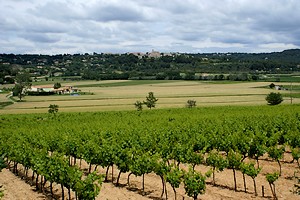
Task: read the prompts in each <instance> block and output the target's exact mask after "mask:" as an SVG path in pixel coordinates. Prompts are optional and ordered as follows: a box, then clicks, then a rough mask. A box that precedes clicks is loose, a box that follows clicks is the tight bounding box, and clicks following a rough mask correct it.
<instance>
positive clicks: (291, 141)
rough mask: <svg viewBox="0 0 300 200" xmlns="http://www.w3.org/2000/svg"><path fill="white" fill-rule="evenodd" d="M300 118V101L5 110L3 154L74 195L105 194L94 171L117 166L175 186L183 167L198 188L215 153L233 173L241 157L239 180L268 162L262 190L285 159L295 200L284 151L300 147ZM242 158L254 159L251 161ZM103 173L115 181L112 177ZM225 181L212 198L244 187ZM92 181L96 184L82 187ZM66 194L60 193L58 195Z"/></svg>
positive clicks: (286, 183)
mask: <svg viewBox="0 0 300 200" xmlns="http://www.w3.org/2000/svg"><path fill="white" fill-rule="evenodd" d="M299 121H300V105H279V106H267V105H263V106H262V105H261V106H213V107H201V108H192V109H189V108H177V109H158V110H145V111H142V112H139V111H110V112H84V113H58V114H56V115H54V114H46V113H42V114H20V115H1V117H0V122H1V126H0V132H1V133H2V134H0V155H4V157H5V160H6V161H7V162H11V163H13V164H11V168H12V170H13V171H17V170H19V171H22V172H23V171H24V174H27V173H28V170H29V169H32V170H34V171H35V172H36V173H37V174H39V175H40V176H44V177H45V178H46V180H47V181H49V182H51V184H52V183H53V184H55V185H61V188H63V187H65V188H68V189H69V191H70V192H68V193H69V194H70V195H71V194H72V195H73V196H74V195H78V194H79V195H83V194H85V192H88V193H89V194H90V195H95V196H97V193H95V192H94V190H93V188H94V187H91V186H90V185H91V184H93V182H92V183H90V182H88V181H83V180H84V179H85V177H86V176H87V174H89V175H88V177H90V176H93V174H90V172H92V171H94V170H95V171H96V172H98V173H99V171H97V166H99V168H100V167H101V168H103V169H107V171H108V169H110V168H111V167H113V166H114V169H112V170H115V172H118V175H116V174H115V175H112V176H115V177H120V176H121V174H123V175H124V174H127V175H128V174H129V173H132V174H133V175H136V176H138V177H143V180H144V175H145V174H150V173H151V177H152V178H153V177H155V176H157V177H161V178H162V180H163V181H164V179H163V177H169V178H167V179H165V181H166V184H170V183H171V180H173V179H171V178H170V177H174V178H175V177H176V174H174V173H175V172H176V173H180V177H182V178H180V179H179V180H178V181H179V184H181V185H183V184H184V185H185V188H188V187H193V185H194V184H192V185H187V183H186V182H185V181H186V180H190V179H191V178H192V177H194V175H195V173H197V174H198V175H199V176H200V175H201V177H202V176H203V177H204V174H205V173H207V170H209V169H210V168H211V170H214V168H213V166H214V164H213V163H212V162H210V161H208V158H210V157H214V156H215V155H217V156H218V157H217V158H218V160H223V161H224V162H223V163H225V164H224V165H223V166H224V167H225V168H227V170H228V171H229V170H232V166H233V164H232V163H233V161H232V160H234V162H235V164H234V167H235V168H234V169H235V170H236V171H234V175H232V173H230V174H231V175H227V177H226V180H227V179H230V180H231V182H232V183H233V179H234V177H235V173H239V174H240V168H239V167H240V166H241V163H243V164H247V163H248V162H252V163H255V166H256V165H258V163H260V164H261V163H262V162H263V161H264V165H263V167H262V170H259V173H258V175H257V177H255V178H257V179H259V180H260V182H258V183H259V184H258V188H261V186H262V185H266V184H267V183H266V181H265V175H266V174H267V173H271V172H272V173H274V172H278V173H279V170H280V169H281V165H280V166H279V165H275V164H276V162H275V161H272V159H275V160H276V159H277V160H279V161H280V162H281V163H282V165H284V166H286V165H288V167H285V168H284V169H285V176H282V177H279V181H278V182H279V183H280V187H277V188H276V189H277V192H278V193H279V195H281V196H282V195H284V197H286V198H288V199H296V198H297V196H296V194H293V193H292V192H290V191H291V189H292V187H293V183H294V180H292V179H290V178H289V179H287V178H285V177H286V176H287V174H286V173H287V170H289V171H292V173H289V174H288V176H289V177H290V176H291V175H292V174H293V172H294V171H295V170H297V169H299V168H298V166H297V164H295V163H293V164H292V163H288V164H287V160H286V157H285V158H284V159H285V160H284V162H283V157H282V156H283V153H285V155H290V153H289V154H288V150H289V151H290V150H292V151H298V152H299V147H300V138H299V125H300V124H299ZM16 127H17V128H16ZM282 147H284V148H282ZM275 151H276V152H277V153H276V154H274V152H275ZM278 155H279V157H278ZM290 157H291V156H290ZM242 158H247V159H246V160H247V162H246V160H244V159H242ZM79 159H80V160H82V161H85V162H86V163H87V164H88V165H87V167H86V168H82V167H81V164H80V165H79V161H78V160H79ZM212 159H213V158H212ZM297 159H298V158H297ZM76 160H77V162H76ZM280 162H279V163H280ZM80 163H81V161H80ZM274 163H275V164H274ZM22 166H24V167H26V168H25V169H23V167H22ZM79 166H80V167H79ZM253 166H254V164H253ZM179 167H180V168H179ZM99 168H98V169H99ZM174 170H177V171H175V172H174ZM254 170H256V168H254ZM293 170H294V171H293ZM228 171H227V172H228ZM210 173H211V171H210ZM215 173H217V174H218V177H220V174H223V173H226V172H223V170H221V171H218V170H216V171H215ZM103 176H106V178H107V177H108V174H107V173H106V174H105V173H104V174H103ZM128 177H129V176H128ZM239 177H241V176H239ZM29 178H31V177H29ZM147 178H149V176H148V177H147ZM147 178H146V180H147ZM98 179H102V178H101V177H98ZM111 179H112V180H113V179H114V178H113V177H112V178H111ZM205 179H207V180H206V181H205ZM36 180H38V178H37V179H36ZM95 180H96V179H95ZM102 180H103V179H102ZM209 180H212V178H211V177H210V176H208V177H207V178H203V181H202V182H201V184H203V185H204V186H205V184H211V182H210V181H209ZM262 180H263V181H262ZM118 181H119V178H117V179H116V180H115V181H114V182H115V183H116V185H115V186H116V187H118V184H117V183H118ZM217 181H218V182H217V184H218V185H216V186H215V187H213V188H212V189H211V190H212V191H208V192H210V195H213V193H214V191H215V190H220V189H222V190H225V191H226V190H228V189H229V190H235V191H236V189H234V186H233V184H230V186H229V187H228V186H227V183H226V182H227V181H224V180H223V181H220V179H217ZM239 181H241V178H240V179H239ZM128 182H130V181H129V178H128ZM158 182H159V181H158ZM158 182H156V183H155V185H157V184H158ZM85 184H87V185H88V184H89V187H86V188H87V189H86V188H85V187H84V189H82V188H83V186H85ZM197 184H200V183H199V182H197ZM197 184H196V185H197ZM41 185H42V184H41ZM277 186H278V185H277ZM36 187H37V188H38V186H36ZM44 187H45V186H44ZM122 187H124V186H122ZM138 187H143V190H142V191H143V192H144V190H145V191H146V192H147V191H149V190H150V191H153V190H152V188H151V187H155V186H154V185H151V187H149V185H148V186H147V188H146V189H144V181H143V186H138ZM241 187H242V186H241V185H239V188H240V189H241ZM45 189H49V188H48V187H47V188H45ZM245 190H247V189H246V188H245ZM75 191H76V193H75V194H74V192H75ZM174 191H175V190H174ZM60 192H61V190H59V189H57V190H55V194H56V195H60V194H61V193H60ZM203 192H204V191H203ZM100 193H101V192H100ZM239 193H240V194H239V195H241V194H244V195H245V196H244V198H248V196H247V195H249V197H250V195H251V196H253V195H254V194H253V189H251V190H250V189H248V191H246V192H245V193H244V190H239ZM197 195H198V193H197ZM268 195H270V192H269V193H268ZM199 196H200V195H199ZM155 198H156V196H155Z"/></svg>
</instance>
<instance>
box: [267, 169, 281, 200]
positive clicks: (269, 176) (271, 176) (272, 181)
mask: <svg viewBox="0 0 300 200" xmlns="http://www.w3.org/2000/svg"><path fill="white" fill-rule="evenodd" d="M278 178H279V174H278V173H277V172H274V173H268V174H267V175H266V179H267V181H268V183H269V185H270V188H271V191H272V195H273V197H274V199H277V196H276V188H275V181H277V179H278Z"/></svg>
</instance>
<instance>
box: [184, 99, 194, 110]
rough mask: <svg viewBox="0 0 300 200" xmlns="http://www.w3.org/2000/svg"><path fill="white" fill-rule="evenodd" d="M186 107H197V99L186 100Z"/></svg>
mask: <svg viewBox="0 0 300 200" xmlns="http://www.w3.org/2000/svg"><path fill="white" fill-rule="evenodd" d="M186 107H187V108H193V107H196V101H195V100H191V99H190V100H188V101H187V102H186Z"/></svg>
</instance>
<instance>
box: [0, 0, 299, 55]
mask: <svg viewBox="0 0 300 200" xmlns="http://www.w3.org/2000/svg"><path fill="white" fill-rule="evenodd" d="M0 4H1V7H0V44H2V45H1V46H0V53H11V52H12V53H30V52H36V53H51V54H56V53H84V52H128V51H151V49H156V50H159V51H176V52H177V51H179V52H208V51H210V52H219V51H222V52H226V51H238V52H241V51H242V52H245V51H246V52H265V51H268V52H269V51H281V50H284V49H288V48H298V47H299V46H300V38H299V35H300V27H299V25H298V22H299V21H300V12H299V11H300V4H299V3H298V1H296V0H282V1H277V0H265V1H261V0H210V1H206V0H186V1H181V0H164V1H161V0H151V1H140V0H128V1H121V0H110V1H107V0H90V1H84V0H43V1H38V0H11V1H6V0H0Z"/></svg>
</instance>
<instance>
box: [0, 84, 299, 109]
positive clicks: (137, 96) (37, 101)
mask: <svg viewBox="0 0 300 200" xmlns="http://www.w3.org/2000/svg"><path fill="white" fill-rule="evenodd" d="M100 83H101V86H99V84H100ZM216 83H217V84H216ZM116 84H117V86H116ZM122 84H123V86H122ZM268 84H269V83H267V82H244V83H230V84H228V83H220V84H218V82H213V83H209V82H197V81H165V82H163V81H159V82H157V81H153V82H151V81H147V82H145V81H144V82H140V84H139V82H137V81H135V82H131V81H101V82H99V81H80V82H71V83H66V84H65V85H77V86H80V89H81V90H82V92H89V93H93V95H79V96H71V95H54V96H26V97H25V98H24V100H25V101H24V102H16V103H15V104H13V105H10V106H7V107H5V108H4V109H1V110H0V113H3V114H5V113H6V114H7V113H39V112H47V109H48V106H49V105H50V104H57V105H59V111H60V112H83V111H107V110H132V109H135V108H134V106H133V104H134V102H136V101H137V100H139V101H143V100H144V99H145V97H146V96H147V94H148V92H154V94H155V96H156V97H157V98H158V99H159V101H158V102H157V106H156V107H157V108H172V107H184V106H185V104H186V102H187V100H189V99H193V100H196V101H197V105H198V106H206V105H209V106H210V105H252V104H254V105H256V104H265V103H266V102H265V96H266V94H268V93H269V92H270V91H273V90H271V89H265V88H262V87H264V86H266V85H268ZM86 86H88V87H86ZM281 92H283V93H288V91H281ZM0 99H3V100H4V99H5V97H3V96H1V95H0ZM293 102H294V103H299V102H300V101H299V100H298V99H294V101H293ZM286 103H288V102H287V101H286Z"/></svg>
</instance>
